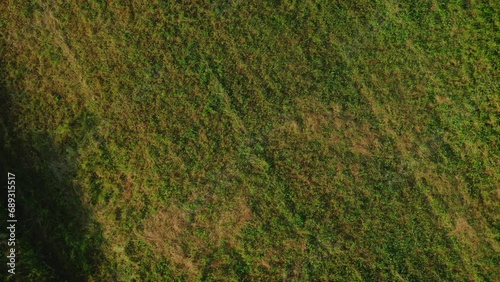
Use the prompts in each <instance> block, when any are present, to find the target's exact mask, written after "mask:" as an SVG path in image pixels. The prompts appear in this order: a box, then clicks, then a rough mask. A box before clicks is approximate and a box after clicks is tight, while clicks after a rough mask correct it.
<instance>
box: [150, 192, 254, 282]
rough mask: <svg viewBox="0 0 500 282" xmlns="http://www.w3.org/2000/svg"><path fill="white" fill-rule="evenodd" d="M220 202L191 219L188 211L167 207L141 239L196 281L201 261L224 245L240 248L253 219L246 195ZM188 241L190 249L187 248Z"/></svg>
mask: <svg viewBox="0 0 500 282" xmlns="http://www.w3.org/2000/svg"><path fill="white" fill-rule="evenodd" d="M212 200H213V201H216V202H219V200H216V199H212ZM220 202H221V203H220V205H214V206H219V207H220V208H218V209H217V210H216V211H213V212H210V211H208V210H206V209H201V210H199V211H196V212H195V213H196V215H195V216H194V218H193V217H192V216H191V219H189V218H190V214H189V212H187V211H185V210H183V209H181V208H179V207H177V206H174V205H171V206H169V207H167V208H164V209H162V210H160V211H158V212H157V213H156V214H155V215H153V216H151V217H150V218H148V219H147V220H146V221H145V224H144V232H143V235H142V236H143V237H144V238H145V239H146V241H148V242H149V243H150V244H151V246H152V247H153V248H154V249H155V250H156V252H158V253H159V254H160V255H161V256H164V257H167V258H168V259H169V260H170V261H171V263H172V264H173V265H174V267H175V268H177V271H178V272H183V273H187V274H188V277H189V279H188V280H195V279H196V277H198V275H199V274H200V265H201V262H200V261H198V258H203V257H207V256H209V255H210V252H212V251H213V250H214V249H215V248H220V246H221V245H222V244H223V243H224V242H226V243H228V244H229V246H230V247H233V248H237V247H238V246H239V234H240V233H241V231H242V230H243V228H244V227H245V225H246V223H247V222H248V221H249V220H251V219H252V211H251V209H250V207H249V205H248V203H247V201H246V198H245V197H244V196H241V195H240V196H237V197H236V198H235V199H234V200H233V201H229V202H228V201H226V203H227V204H223V201H220ZM191 213H193V211H192V212H191ZM200 230H203V231H204V233H205V234H206V236H202V237H200V235H197V232H196V231H200ZM186 242H187V246H189V247H186Z"/></svg>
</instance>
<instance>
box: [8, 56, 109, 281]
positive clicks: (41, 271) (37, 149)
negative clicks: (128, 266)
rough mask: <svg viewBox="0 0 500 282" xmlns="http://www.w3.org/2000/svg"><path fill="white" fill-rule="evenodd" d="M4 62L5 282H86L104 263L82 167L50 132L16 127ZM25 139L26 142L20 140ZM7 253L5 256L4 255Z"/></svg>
mask: <svg viewBox="0 0 500 282" xmlns="http://www.w3.org/2000/svg"><path fill="white" fill-rule="evenodd" d="M9 84H10V83H8V81H6V77H5V69H4V64H2V62H0V175H1V176H0V181H1V184H0V187H2V192H1V193H0V194H1V198H2V201H1V207H2V215H1V216H0V220H1V221H0V222H2V224H0V226H1V231H0V235H1V241H2V243H1V246H2V257H3V260H2V262H4V263H2V265H3V267H2V271H1V272H0V273H1V274H0V280H1V281H86V280H88V277H89V275H90V274H95V273H97V272H98V271H99V266H100V265H102V264H103V263H105V262H104V260H103V255H102V252H101V243H102V241H103V236H102V230H101V227H100V225H99V224H98V222H97V221H96V220H95V219H93V217H92V215H91V211H90V210H89V209H88V208H87V207H85V206H84V205H83V201H82V192H81V189H80V187H78V185H76V184H75V183H74V177H75V171H76V168H77V166H78V163H77V161H76V157H75V156H70V155H69V153H68V152H67V151H68V150H67V148H64V147H63V146H62V145H56V144H55V143H54V142H53V140H52V139H51V137H50V136H49V135H48V134H47V133H39V132H35V130H33V129H30V128H23V129H19V128H17V127H16V123H17V120H18V118H19V113H16V109H15V101H13V100H12V99H13V97H15V96H13V95H12V94H13V93H19V92H15V91H19V89H13V88H14V87H13V86H11V85H9ZM21 136H22V137H21ZM7 172H11V173H14V174H15V177H16V179H15V181H16V198H15V199H16V207H15V209H16V210H15V216H16V219H17V223H16V246H15V248H16V270H15V274H14V275H8V274H9V273H8V272H7V269H6V259H7V258H6V254H7V252H8V250H9V248H10V247H8V246H7V243H6V242H7V240H6V238H7V236H9V234H7V233H6V232H7V231H6V228H5V224H6V219H7V216H8V213H7V210H6V209H5V208H6V203H7ZM4 254H5V255H4Z"/></svg>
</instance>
